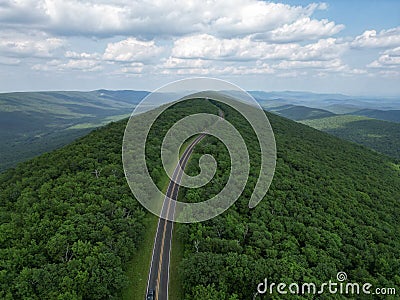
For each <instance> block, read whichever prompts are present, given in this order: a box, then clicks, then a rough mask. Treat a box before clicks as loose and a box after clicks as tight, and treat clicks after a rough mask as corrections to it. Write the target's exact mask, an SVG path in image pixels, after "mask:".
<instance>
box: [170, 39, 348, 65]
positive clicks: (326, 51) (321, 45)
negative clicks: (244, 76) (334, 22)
mask: <svg viewBox="0 0 400 300" xmlns="http://www.w3.org/2000/svg"><path fill="white" fill-rule="evenodd" d="M346 49H347V44H345V43H340V42H338V41H337V40H336V39H334V38H329V39H321V40H319V41H318V42H316V43H313V44H308V45H305V46H301V45H300V44H296V43H288V44H271V43H266V42H261V41H254V40H252V39H251V38H250V37H244V38H234V39H219V38H217V37H214V36H211V35H207V34H201V35H195V36H188V37H183V38H181V39H178V40H176V41H175V43H174V46H173V48H172V51H171V52H172V56H173V57H177V58H189V59H196V58H201V59H211V60H232V61H239V60H243V61H245V60H260V59H261V60H262V59H288V60H328V59H332V58H336V57H339V56H340V55H341V54H342V53H343V52H344V51H345V50H346Z"/></svg>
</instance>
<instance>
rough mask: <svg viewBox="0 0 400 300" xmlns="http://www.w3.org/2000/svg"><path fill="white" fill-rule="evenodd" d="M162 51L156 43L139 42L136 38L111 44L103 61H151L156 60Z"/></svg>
mask: <svg viewBox="0 0 400 300" xmlns="http://www.w3.org/2000/svg"><path fill="white" fill-rule="evenodd" d="M162 49H163V48H162V47H159V46H157V45H156V44H155V42H154V41H139V40H137V39H135V38H128V39H125V40H122V41H119V42H116V43H109V44H108V45H107V48H106V50H105V52H104V55H103V59H105V60H109V61H119V62H140V61H149V60H152V59H155V58H156V57H157V56H158V55H159V54H160V53H161V51H162Z"/></svg>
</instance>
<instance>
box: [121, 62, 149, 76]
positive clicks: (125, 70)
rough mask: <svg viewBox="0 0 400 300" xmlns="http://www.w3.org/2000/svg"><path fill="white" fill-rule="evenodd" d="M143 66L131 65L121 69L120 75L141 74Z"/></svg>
mask: <svg viewBox="0 0 400 300" xmlns="http://www.w3.org/2000/svg"><path fill="white" fill-rule="evenodd" d="M144 67H145V65H144V64H142V63H131V64H129V65H128V66H125V67H123V68H121V70H120V71H121V72H122V73H129V74H142V73H143V70H144Z"/></svg>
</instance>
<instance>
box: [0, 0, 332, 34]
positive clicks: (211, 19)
mask: <svg viewBox="0 0 400 300" xmlns="http://www.w3.org/2000/svg"><path fill="white" fill-rule="evenodd" d="M4 3H5V4H4V5H3V8H2V9H1V10H0V12H2V14H1V17H0V23H3V25H10V24H15V23H20V24H21V25H24V24H25V25H26V26H31V27H36V28H44V27H46V28H47V29H48V31H49V32H53V33H57V34H63V35H84V36H99V37H102V36H116V35H128V34H131V35H136V36H141V37H147V38H150V39H152V38H154V37H155V36H160V35H166V36H181V35H185V34H193V33H206V32H208V33H212V34H214V35H217V36H222V37H233V36H243V35H248V34H252V33H263V32H266V31H269V30H273V29H276V28H278V27H280V26H282V25H284V24H291V23H293V22H296V20H299V19H302V18H307V17H309V16H311V15H312V14H313V13H314V12H315V11H316V10H319V9H326V4H324V3H320V4H317V3H312V4H309V5H307V6H291V5H287V4H282V3H273V2H265V1H260V0H231V1H221V0H212V1H176V2H173V3H172V2H171V1H165V0H162V1H156V2H154V1H126V0H114V1H100V2H99V1H95V0H83V1H78V0H37V1H33V0H19V1H13V0H5V1H4ZM238 7H240V9H238ZM22 16H23V17H22Z"/></svg>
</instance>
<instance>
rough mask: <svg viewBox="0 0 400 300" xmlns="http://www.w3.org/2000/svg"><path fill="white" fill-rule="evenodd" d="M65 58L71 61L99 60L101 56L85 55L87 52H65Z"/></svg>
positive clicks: (97, 54) (94, 54)
mask: <svg viewBox="0 0 400 300" xmlns="http://www.w3.org/2000/svg"><path fill="white" fill-rule="evenodd" d="M65 57H67V58H71V59H93V60H99V59H101V54H99V53H87V52H80V53H79V52H75V51H67V52H66V53H65Z"/></svg>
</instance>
